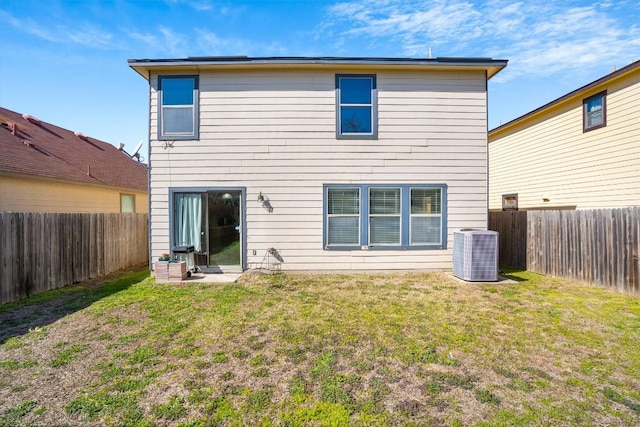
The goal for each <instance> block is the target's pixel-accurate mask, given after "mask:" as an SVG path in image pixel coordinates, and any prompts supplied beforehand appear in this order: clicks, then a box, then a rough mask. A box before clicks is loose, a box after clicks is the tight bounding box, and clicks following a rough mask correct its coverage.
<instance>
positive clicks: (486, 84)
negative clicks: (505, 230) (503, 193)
mask: <svg viewBox="0 0 640 427" xmlns="http://www.w3.org/2000/svg"><path fill="white" fill-rule="evenodd" d="M484 96H485V126H486V130H485V133H484V134H485V138H486V141H487V197H486V198H485V203H486V206H485V224H486V226H485V228H486V229H487V230H488V229H489V73H488V71H487V70H485V71H484Z"/></svg>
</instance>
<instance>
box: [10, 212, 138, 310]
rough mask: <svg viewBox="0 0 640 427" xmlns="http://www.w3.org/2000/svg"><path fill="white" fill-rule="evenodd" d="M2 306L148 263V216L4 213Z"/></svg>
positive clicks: (129, 214) (132, 214) (128, 214)
mask: <svg viewBox="0 0 640 427" xmlns="http://www.w3.org/2000/svg"><path fill="white" fill-rule="evenodd" d="M0 244H1V246H0V304H4V303H7V302H11V301H15V300H18V299H21V298H25V297H27V296H29V295H31V294H33V293H37V292H42V291H45V290H48V289H56V288H61V287H63V286H67V285H70V284H73V283H78V282H81V281H83V280H87V279H90V278H93V277H100V276H104V275H106V274H109V273H111V272H113V271H116V270H121V269H125V268H128V267H132V266H134V265H139V264H143V263H146V262H147V261H148V258H149V253H148V221H147V214H135V213H126V214H66V213H65V214H56V213H12V212H0Z"/></svg>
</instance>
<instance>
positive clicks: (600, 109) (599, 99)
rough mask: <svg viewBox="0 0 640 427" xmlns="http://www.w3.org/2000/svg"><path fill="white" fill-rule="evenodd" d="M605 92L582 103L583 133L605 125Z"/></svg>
mask: <svg viewBox="0 0 640 427" xmlns="http://www.w3.org/2000/svg"><path fill="white" fill-rule="evenodd" d="M606 101H607V92H606V91H603V92H600V93H598V94H595V95H593V96H591V97H589V98H587V99H585V100H583V101H582V111H583V113H582V114H583V116H582V117H583V120H582V128H583V131H584V132H587V131H589V130H593V129H598V128H601V127H604V126H606V125H607V116H606V114H607V102H606Z"/></svg>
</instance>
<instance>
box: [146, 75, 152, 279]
mask: <svg viewBox="0 0 640 427" xmlns="http://www.w3.org/2000/svg"><path fill="white" fill-rule="evenodd" d="M147 81H148V82H149V93H148V94H147V100H148V102H149V107H148V108H147V140H148V141H149V144H148V145H147V147H148V148H147V149H148V150H149V164H148V165H147V247H148V252H149V256H148V261H149V271H152V270H153V262H152V261H151V260H152V256H151V70H148V71H147Z"/></svg>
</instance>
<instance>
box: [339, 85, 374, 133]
mask: <svg viewBox="0 0 640 427" xmlns="http://www.w3.org/2000/svg"><path fill="white" fill-rule="evenodd" d="M336 104H337V105H336V115H337V120H336V127H337V128H336V135H337V137H338V138H360V139H374V138H377V136H378V111H377V109H378V105H377V104H378V103H377V89H376V76H375V75H370V74H366V75H362V74H348V75H340V74H339V75H337V76H336Z"/></svg>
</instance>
